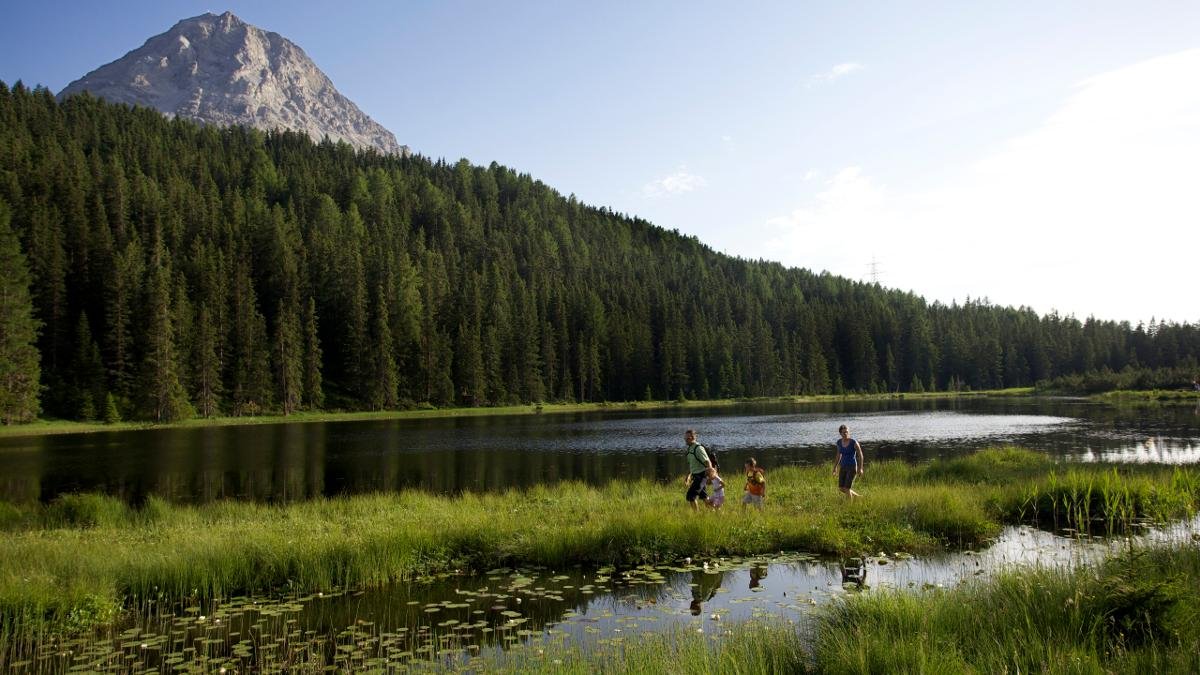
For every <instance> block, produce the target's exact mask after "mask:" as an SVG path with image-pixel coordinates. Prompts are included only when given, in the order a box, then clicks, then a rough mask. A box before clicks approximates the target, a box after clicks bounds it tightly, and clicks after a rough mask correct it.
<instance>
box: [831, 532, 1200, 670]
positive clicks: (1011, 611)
mask: <svg viewBox="0 0 1200 675" xmlns="http://www.w3.org/2000/svg"><path fill="white" fill-rule="evenodd" d="M816 639H817V642H816V649H815V652H816V664H817V670H818V671H819V672H829V673H841V672H847V673H849V672H854V673H858V672H863V673H865V672H910V673H917V672H939V673H940V672H980V673H1001V672H1008V673H1021V672H1072V673H1091V672H1095V673H1109V672H1120V673H1195V672H1200V549H1197V547H1196V546H1194V545H1191V546H1179V547H1176V548H1166V549H1152V550H1147V551H1135V552H1132V553H1129V554H1126V555H1122V556H1120V557H1117V558H1114V559H1112V560H1109V561H1107V562H1106V563H1105V564H1103V565H1101V566H1099V567H1097V568H1081V569H1077V570H1074V571H1069V572H1068V571H1063V570H1025V571H1014V572H1010V573H1007V574H1005V575H1003V576H1001V577H1000V578H998V579H996V580H994V581H990V582H987V583H982V584H978V585H972V586H966V587H962V588H959V589H955V590H952V591H948V592H940V593H926V594H905V593H885V594H870V595H861V596H857V597H853V598H851V599H849V600H848V601H846V602H844V603H841V604H838V605H835V606H833V607H831V608H830V610H829V611H828V612H827V614H826V615H825V616H824V617H823V618H822V620H821V621H820V622H819V624H818V626H817V629H816Z"/></svg>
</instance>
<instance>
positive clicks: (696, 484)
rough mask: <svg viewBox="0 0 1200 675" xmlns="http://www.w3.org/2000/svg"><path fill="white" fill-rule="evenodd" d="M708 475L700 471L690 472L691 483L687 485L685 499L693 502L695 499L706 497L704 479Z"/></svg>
mask: <svg viewBox="0 0 1200 675" xmlns="http://www.w3.org/2000/svg"><path fill="white" fill-rule="evenodd" d="M707 478H708V476H707V475H706V474H705V473H704V472H703V471H701V472H700V473H694V474H692V484H691V485H689V486H688V491H687V500H688V501H689V502H694V501H696V500H697V499H704V500H707V499H708V493H707V492H705V491H704V481H705V479H707Z"/></svg>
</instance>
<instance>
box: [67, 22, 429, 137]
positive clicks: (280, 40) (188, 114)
mask: <svg viewBox="0 0 1200 675" xmlns="http://www.w3.org/2000/svg"><path fill="white" fill-rule="evenodd" d="M83 91H88V92H91V93H92V95H94V96H98V97H100V98H104V99H107V100H110V101H114V102H117V103H125V104H128V105H140V106H147V107H150V108H154V109H156V110H159V111H161V112H163V113H165V114H167V115H171V116H176V117H182V118H185V119H191V120H195V121H198V122H202V123H204V124H217V125H232V124H239V125H246V126H252V127H256V128H259V129H277V128H282V129H290V130H293V131H300V132H304V133H307V134H308V135H309V136H311V137H313V138H314V140H320V139H321V138H323V137H324V136H329V137H330V138H332V139H334V140H343V141H346V142H347V143H349V144H350V145H353V146H355V147H357V148H362V149H367V148H371V149H374V150H377V151H379V152H383V153H391V154H407V153H408V147H407V146H402V145H400V144H399V143H398V142H397V141H396V137H395V136H394V135H393V134H392V133H391V132H390V131H388V130H387V129H385V128H383V127H382V126H380V125H379V123H377V122H375V121H374V120H372V119H371V118H370V117H368V116H367V115H366V114H365V113H364V112H362V110H360V109H359V108H358V106H356V105H355V104H354V103H353V102H352V101H350V100H349V99H347V98H346V97H345V96H343V95H342V94H340V93H339V92H338V91H337V89H336V88H335V87H334V86H333V82H331V81H330V80H329V78H328V77H327V76H326V75H325V73H323V72H321V69H320V68H317V66H316V64H315V63H313V62H312V60H311V59H310V58H309V57H308V55H307V54H305V53H304V50H303V49H301V48H300V47H298V46H296V45H295V44H294V43H293V42H291V41H290V40H288V39H287V38H284V37H282V36H280V35H279V34H278V33H272V32H269V31H264V30H262V29H260V28H258V27H256V26H253V25H251V24H248V23H246V22H245V21H242V20H241V19H240V18H238V17H237V16H236V15H234V14H233V12H228V11H227V12H224V13H223V14H219V15H218V14H212V13H207V14H201V15H200V16H194V17H191V18H189V19H184V20H182V21H180V22H178V23H176V24H175V25H174V26H172V27H171V29H170V30H168V31H166V32H165V33H161V34H159V35H156V36H154V37H152V38H150V39H149V40H146V43H145V44H144V45H142V46H141V47H139V48H138V49H135V50H133V51H131V52H129V53H128V54H126V55H125V56H123V57H121V58H120V59H117V60H116V61H113V62H112V63H109V64H107V65H104V66H101V67H100V68H97V69H96V70H93V71H92V72H90V73H88V74H87V75H85V76H83V77H82V78H80V79H78V80H75V81H74V82H72V83H71V84H69V85H67V86H66V87H65V88H64V89H63V90H62V91H61V92H59V97H60V98H62V97H66V96H69V95H71V94H77V93H80V92H83Z"/></svg>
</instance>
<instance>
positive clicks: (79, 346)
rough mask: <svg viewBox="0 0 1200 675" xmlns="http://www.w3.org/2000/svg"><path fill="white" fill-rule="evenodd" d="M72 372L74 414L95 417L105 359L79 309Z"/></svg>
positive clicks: (81, 416) (85, 417) (88, 417)
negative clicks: (101, 355)
mask: <svg viewBox="0 0 1200 675" xmlns="http://www.w3.org/2000/svg"><path fill="white" fill-rule="evenodd" d="M71 375H72V378H73V382H72V395H73V398H74V400H75V413H76V415H77V416H78V417H79V418H80V419H84V420H91V419H95V418H96V412H97V407H98V406H99V405H101V404H103V403H104V393H105V386H104V362H103V361H101V359H100V347H99V346H97V345H96V341H95V340H94V339H92V327H91V322H89V321H88V315H87V312H80V313H79V323H78V325H77V326H76V329H75V355H74V358H72V360H71Z"/></svg>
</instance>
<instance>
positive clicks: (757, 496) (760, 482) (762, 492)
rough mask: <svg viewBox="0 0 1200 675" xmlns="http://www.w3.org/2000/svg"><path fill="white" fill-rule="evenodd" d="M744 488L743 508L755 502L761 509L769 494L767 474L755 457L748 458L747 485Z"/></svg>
mask: <svg viewBox="0 0 1200 675" xmlns="http://www.w3.org/2000/svg"><path fill="white" fill-rule="evenodd" d="M743 490H744V491H745V493H746V494H745V495H744V496H743V497H742V508H745V506H746V505H747V504H753V505H754V506H755V507H756V508H759V509H761V508H762V505H763V500H764V499H766V496H767V476H766V473H765V472H764V471H763V470H762V469H761V468H759V466H758V462H756V461H755V460H754V458H753V457H751V458H750V459H748V460H746V487H745V488H743Z"/></svg>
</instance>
